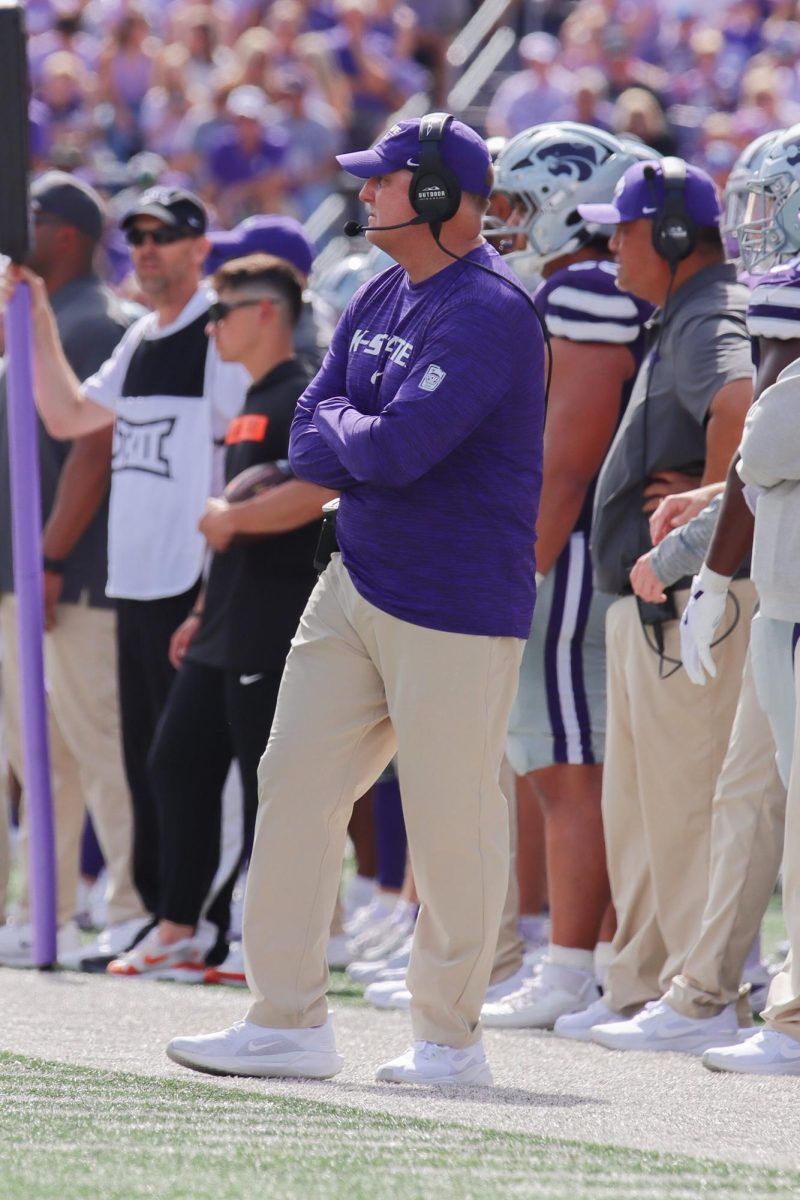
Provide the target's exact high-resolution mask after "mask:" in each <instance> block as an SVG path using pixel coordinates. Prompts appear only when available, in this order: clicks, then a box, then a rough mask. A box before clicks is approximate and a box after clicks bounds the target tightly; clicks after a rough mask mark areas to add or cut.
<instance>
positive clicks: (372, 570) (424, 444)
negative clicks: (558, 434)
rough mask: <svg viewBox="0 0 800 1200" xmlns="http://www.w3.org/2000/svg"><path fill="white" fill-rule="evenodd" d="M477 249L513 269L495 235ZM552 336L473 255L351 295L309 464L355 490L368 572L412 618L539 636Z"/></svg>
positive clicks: (354, 515) (319, 388)
mask: <svg viewBox="0 0 800 1200" xmlns="http://www.w3.org/2000/svg"><path fill="white" fill-rule="evenodd" d="M468 258H469V260H472V261H474V262H478V263H482V264H483V265H484V266H487V267H490V268H491V269H492V270H493V271H494V272H496V273H497V274H498V275H501V274H502V275H505V276H506V277H507V278H509V279H512V280H513V279H514V276H513V275H512V273H511V271H510V270H509V268H508V267H506V266H505V264H504V263H503V261H502V259H501V258H500V257H499V255H498V254H497V253H496V252H495V251H494V250H493V249H491V248H490V247H489V246H488V245H485V244H484V245H482V246H480V247H479V248H478V249H477V250H474V251H472V253H471V254H470V255H469V256H468ZM543 358H544V356H543V340H542V335H541V332H540V330H539V325H538V323H537V320H536V317H535V315H534V313H533V312H532V311H531V308H530V306H529V305H528V303H527V302H526V301H525V299H524V298H523V297H522V296H520V295H518V294H517V293H516V292H515V291H513V290H512V289H511V288H510V287H509V286H508V285H507V284H505V283H501V282H500V280H499V279H496V280H493V279H491V277H490V276H488V275H487V274H486V273H485V271H479V270H476V269H475V268H474V267H472V266H470V265H469V263H468V262H465V263H453V265H452V266H449V267H446V268H445V269H444V270H442V271H439V272H438V273H437V274H436V275H433V276H432V277H431V278H430V279H427V280H425V281H424V282H423V283H419V284H412V283H411V282H410V280H409V278H408V276H407V274H406V272H405V271H404V270H403V268H402V267H399V266H398V267H392V268H390V269H389V270H388V271H384V272H383V273H382V274H381V275H378V276H376V277H375V278H374V279H371V280H369V282H368V283H366V284H365V285H364V286H363V287H362V288H361V289H360V290H359V291H358V292H357V293H356V295H355V296H354V297H353V299H352V300H351V302H350V304H349V305H348V307H347V309H346V310H345V312H344V314H343V316H342V318H341V320H340V321H339V324H338V326H337V328H336V332H335V333H334V336H333V340H332V342H331V346H330V349H329V351H328V353H327V355H326V357H325V361H324V362H323V364H322V367H321V369H320V371H319V374H318V375H317V376H316V378H315V379H314V380H313V381H312V383H311V384H310V385H309V387H308V388H307V389H306V391H305V392H304V394H303V395H302V396H301V398H300V400H299V401H298V405H297V410H296V414H295V418H294V423H293V425H292V433H291V441H290V461H291V464H292V467H293V468H294V471H295V473H296V474H297V475H298V476H299V477H300V478H302V479H307V480H310V481H312V482H314V483H319V484H322V485H324V486H327V487H331V488H339V489H341V490H342V499H341V503H340V506H339V515H338V520H337V537H338V540H339V546H340V548H341V551H342V558H343V561H344V565H345V566H346V567H347V570H348V572H349V574H350V577H351V578H352V580H353V583H354V585H355V586H356V588H357V589H358V591H359V592H360V593H361V595H362V596H364V597H365V599H367V600H368V601H369V602H370V603H371V604H374V605H375V606H376V607H377V608H380V609H382V610H383V611H384V612H388V613H390V614H392V615H393V616H395V617H399V618H400V619H401V620H404V621H409V622H411V623H412V624H414V625H422V626H425V627H427V628H430V629H440V630H445V631H447V632H451V633H466V634H479V635H486V636H497V637H518V638H527V636H528V634H529V632H530V626H531V617H532V615H533V604H534V599H535V595H536V587H535V559H534V548H533V546H534V539H535V525H536V514H537V509H538V505H539V491H540V488H541V479H542V427H543V423H544V385H543V381H544V362H543Z"/></svg>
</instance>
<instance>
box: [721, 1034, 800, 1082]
mask: <svg viewBox="0 0 800 1200" xmlns="http://www.w3.org/2000/svg"><path fill="white" fill-rule="evenodd" d="M703 1066H704V1067H708V1069H709V1071H738V1072H741V1073H742V1074H743V1075H800V1042H799V1041H797V1039H796V1038H793V1037H789V1035H788V1033H779V1032H778V1030H777V1029H759V1031H758V1033H754V1034H753V1035H752V1037H749V1038H747V1039H746V1040H745V1041H743V1042H739V1044H738V1046H714V1047H712V1048H711V1049H710V1050H706V1052H705V1054H704V1055H703Z"/></svg>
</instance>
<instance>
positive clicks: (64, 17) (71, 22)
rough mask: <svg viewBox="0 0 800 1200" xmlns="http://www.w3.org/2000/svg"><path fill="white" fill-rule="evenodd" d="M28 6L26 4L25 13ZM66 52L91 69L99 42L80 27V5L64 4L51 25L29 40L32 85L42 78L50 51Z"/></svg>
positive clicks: (81, 25)
mask: <svg viewBox="0 0 800 1200" xmlns="http://www.w3.org/2000/svg"><path fill="white" fill-rule="evenodd" d="M28 9H29V6H26V13H27V12H28ZM61 51H68V52H69V53H70V54H74V55H76V56H77V57H78V58H79V59H80V61H81V62H82V63H83V65H84V67H86V68H87V69H88V70H90V71H93V70H94V69H95V67H96V65H97V59H98V57H99V54H100V41H99V39H98V38H97V37H96V36H95V35H94V34H93V33H89V32H87V30H86V29H84V26H83V19H82V16H81V5H80V3H77V2H76V3H75V5H74V6H72V7H70V6H68V5H63V6H62V7H61V8H60V10H59V12H58V14H57V15H56V17H55V20H54V21H52V22H51V25H50V28H49V29H47V30H46V31H44V32H42V33H38V34H35V35H33V36H32V37H31V39H30V42H29V43H28V62H29V65H30V73H31V79H32V81H33V84H34V87H38V85H39V84H40V82H41V80H42V72H43V68H44V64H45V62H46V61H47V59H48V58H50V57H51V56H52V55H53V54H58V53H59V52H61Z"/></svg>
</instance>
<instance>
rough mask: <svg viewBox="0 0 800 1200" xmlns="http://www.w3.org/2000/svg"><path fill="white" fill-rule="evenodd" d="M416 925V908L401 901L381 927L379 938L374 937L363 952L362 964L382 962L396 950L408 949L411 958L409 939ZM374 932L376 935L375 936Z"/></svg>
mask: <svg viewBox="0 0 800 1200" xmlns="http://www.w3.org/2000/svg"><path fill="white" fill-rule="evenodd" d="M416 923H417V906H416V905H415V904H406V903H405V902H403V901H401V902H400V903H399V904H398V905H397V906H396V908H395V910H394V912H393V913H392V915H391V916H390V917H389V919H388V920H387V921H386V922H385V923H384V924H383V925H382V926H381V936H380V937H375V938H374V939H372V940H371V941H370V944H369V945H367V946H366V947H365V948H364V950H363V960H362V961H364V962H383V961H384V960H385V959H387V958H390V957H391V955H393V954H395V953H396V952H397V951H398V950H402V949H403V948H404V947H406V946H407V947H408V951H407V952H408V955H409V957H410V956H411V939H412V938H413V936H414V926H415V925H416ZM377 932H378V931H377V930H376V934H377Z"/></svg>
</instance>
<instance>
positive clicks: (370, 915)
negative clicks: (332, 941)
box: [344, 891, 398, 938]
mask: <svg viewBox="0 0 800 1200" xmlns="http://www.w3.org/2000/svg"><path fill="white" fill-rule="evenodd" d="M397 901H398V896H397V895H396V894H395V893H394V892H378V891H376V892H375V895H374V896H373V897H372V899H371V900H370V902H369V904H366V905H364V907H363V908H359V909H358V911H357V912H356V913H354V915H353V917H352V919H351V920H349V921H345V923H344V931H345V933H346V934H348V936H349V937H351V938H357V937H358V936H359V934H361V933H363V932H364V930H365V929H367V928H368V927H370V926H374V925H378V924H380V923H381V921H385V920H386V918H387V917H388V916H391V913H392V909H393V908H394V906H395V905H396V904H397Z"/></svg>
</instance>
